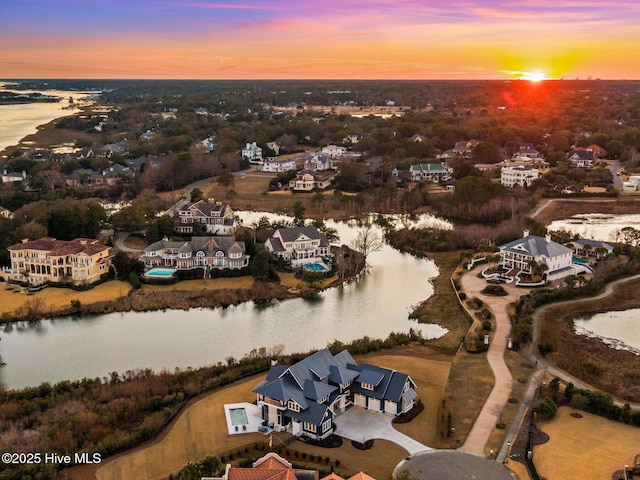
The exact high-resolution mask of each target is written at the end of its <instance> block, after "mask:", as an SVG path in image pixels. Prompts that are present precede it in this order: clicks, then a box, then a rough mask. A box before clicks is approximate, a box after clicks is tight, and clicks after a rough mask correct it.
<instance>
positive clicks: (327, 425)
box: [322, 419, 331, 433]
mask: <svg viewBox="0 0 640 480" xmlns="http://www.w3.org/2000/svg"><path fill="white" fill-rule="evenodd" d="M330 429H331V419H329V420H325V421H324V422H322V432H323V433H324V432H326V431H328V430H330Z"/></svg>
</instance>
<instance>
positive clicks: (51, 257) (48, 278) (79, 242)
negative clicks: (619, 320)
mask: <svg viewBox="0 0 640 480" xmlns="http://www.w3.org/2000/svg"><path fill="white" fill-rule="evenodd" d="M7 250H9V256H10V259H11V267H10V268H4V269H3V270H2V272H1V275H2V276H3V277H4V279H5V280H9V281H14V282H21V283H28V284H30V285H43V284H46V283H49V282H52V283H64V284H71V285H86V284H91V283H95V282H97V281H98V280H100V277H101V276H102V275H103V274H106V273H108V272H109V267H110V266H111V257H112V256H111V253H110V249H109V247H107V246H106V245H100V244H99V243H98V240H95V239H91V238H76V239H74V240H56V239H55V238H52V237H44V238H40V239H38V240H23V241H22V243H18V244H15V245H11V246H10V247H8V248H7Z"/></svg>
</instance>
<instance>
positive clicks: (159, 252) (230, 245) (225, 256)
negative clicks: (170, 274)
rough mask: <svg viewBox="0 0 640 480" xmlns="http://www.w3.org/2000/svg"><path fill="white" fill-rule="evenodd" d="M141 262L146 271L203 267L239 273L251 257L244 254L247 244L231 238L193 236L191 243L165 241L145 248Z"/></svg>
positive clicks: (206, 269)
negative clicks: (149, 269)
mask: <svg viewBox="0 0 640 480" xmlns="http://www.w3.org/2000/svg"><path fill="white" fill-rule="evenodd" d="M141 260H142V261H143V262H144V265H145V267H146V268H153V267H160V266H162V267H175V268H177V269H179V270H190V269H192V268H204V269H205V271H207V272H208V271H209V270H223V269H232V270H238V269H241V268H244V267H246V266H248V265H249V255H247V254H246V253H245V244H244V242H237V241H236V240H235V238H233V237H229V236H227V237H193V238H192V239H191V240H189V241H171V240H167V239H166V238H164V239H162V240H159V241H157V242H155V243H152V244H151V245H149V246H148V247H147V248H145V250H144V255H142V257H141Z"/></svg>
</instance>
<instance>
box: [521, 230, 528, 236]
mask: <svg viewBox="0 0 640 480" xmlns="http://www.w3.org/2000/svg"><path fill="white" fill-rule="evenodd" d="M522 236H523V237H524V238H527V237H528V236H529V230H525V231H524V233H523V234H522Z"/></svg>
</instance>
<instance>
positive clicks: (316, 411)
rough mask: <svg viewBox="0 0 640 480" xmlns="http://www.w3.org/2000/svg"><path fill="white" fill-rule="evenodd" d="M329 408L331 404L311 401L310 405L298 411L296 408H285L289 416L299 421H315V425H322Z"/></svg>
mask: <svg viewBox="0 0 640 480" xmlns="http://www.w3.org/2000/svg"><path fill="white" fill-rule="evenodd" d="M327 410H329V405H328V404H325V403H318V402H309V405H308V407H307V408H305V409H304V410H300V411H299V412H296V411H294V410H289V409H287V410H285V415H286V416H287V417H291V418H294V419H296V420H298V421H299V422H307V423H313V424H314V425H320V424H321V423H322V420H324V417H325V414H326V413H327Z"/></svg>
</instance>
